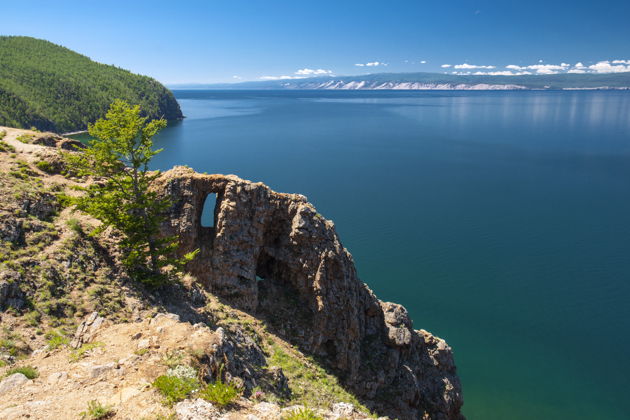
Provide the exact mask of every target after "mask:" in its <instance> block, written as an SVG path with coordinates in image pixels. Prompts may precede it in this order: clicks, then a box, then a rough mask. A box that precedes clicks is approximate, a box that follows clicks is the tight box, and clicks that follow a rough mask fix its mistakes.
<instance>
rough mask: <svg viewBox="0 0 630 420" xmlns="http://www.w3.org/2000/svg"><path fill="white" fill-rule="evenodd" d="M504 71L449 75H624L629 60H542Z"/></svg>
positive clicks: (461, 66)
mask: <svg viewBox="0 0 630 420" xmlns="http://www.w3.org/2000/svg"><path fill="white" fill-rule="evenodd" d="M441 67H442V68H443V69H450V68H451V67H452V68H454V69H458V70H462V69H466V70H472V69H496V68H497V67H496V66H478V65H472V64H457V65H454V66H452V65H450V64H442V66H441ZM505 69H506V70H497V71H476V72H472V71H452V72H451V74H456V75H460V76H467V75H476V76H477V75H486V76H522V75H548V74H561V73H570V74H586V73H595V74H604V73H624V72H630V60H619V59H617V60H604V61H598V62H597V63H595V64H591V65H588V66H586V65H584V64H583V63H582V62H581V61H580V62H577V63H575V64H573V65H572V64H568V63H564V62H563V63H560V64H542V60H539V62H538V64H531V65H527V66H518V65H516V64H508V65H507V66H505Z"/></svg>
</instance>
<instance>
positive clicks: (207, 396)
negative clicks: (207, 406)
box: [199, 379, 241, 407]
mask: <svg viewBox="0 0 630 420" xmlns="http://www.w3.org/2000/svg"><path fill="white" fill-rule="evenodd" d="M240 394H241V391H240V390H239V389H238V388H237V387H235V386H234V385H233V384H226V383H224V382H223V381H222V380H221V379H218V380H217V381H216V382H215V383H213V384H208V385H207V386H206V387H205V388H204V389H203V390H202V391H200V392H199V397H200V398H203V399H204V400H207V401H210V402H211V403H214V404H216V405H218V406H219V407H225V406H227V405H230V404H231V403H232V402H233V401H234V400H235V399H236V398H238V396H239V395H240Z"/></svg>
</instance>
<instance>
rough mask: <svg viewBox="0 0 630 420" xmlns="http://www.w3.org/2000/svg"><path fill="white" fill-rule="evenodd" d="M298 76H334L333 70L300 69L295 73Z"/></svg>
mask: <svg viewBox="0 0 630 420" xmlns="http://www.w3.org/2000/svg"><path fill="white" fill-rule="evenodd" d="M295 74H297V75H298V76H322V75H327V74H332V71H331V70H324V69H300V70H298V71H296V72H295Z"/></svg>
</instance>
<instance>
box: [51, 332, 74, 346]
mask: <svg viewBox="0 0 630 420" xmlns="http://www.w3.org/2000/svg"><path fill="white" fill-rule="evenodd" d="M46 338H47V339H48V349H49V350H55V349H57V348H59V347H62V346H66V345H68V343H69V342H70V339H69V338H68V337H66V336H64V335H63V334H61V333H60V332H59V331H51V332H49V333H47V334H46Z"/></svg>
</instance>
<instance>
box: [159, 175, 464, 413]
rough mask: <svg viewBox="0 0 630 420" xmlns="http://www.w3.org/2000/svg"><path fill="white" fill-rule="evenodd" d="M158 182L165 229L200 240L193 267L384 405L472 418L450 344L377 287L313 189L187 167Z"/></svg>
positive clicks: (194, 244) (187, 246) (184, 240)
mask: <svg viewBox="0 0 630 420" xmlns="http://www.w3.org/2000/svg"><path fill="white" fill-rule="evenodd" d="M157 188H158V189H159V190H160V191H161V193H162V194H165V195H168V196H169V197H171V199H172V200H173V203H174V204H173V206H172V208H171V209H170V214H169V217H168V218H167V222H166V223H165V224H164V225H163V233H164V234H165V235H177V236H178V237H179V238H180V240H181V244H182V248H181V251H182V252H189V251H191V250H194V249H197V248H199V249H200V254H199V256H198V257H197V258H196V259H195V260H194V261H193V262H192V263H190V265H189V267H188V270H189V271H190V272H191V273H192V274H194V275H195V276H196V277H197V278H198V279H199V280H200V281H201V282H202V283H203V284H204V285H205V287H207V288H208V289H209V290H210V291H211V292H212V293H215V294H216V295H218V296H220V297H222V298H224V299H225V300H226V301H227V302H229V303H230V304H232V305H235V306H238V307H239V308H241V309H243V310H246V311H249V312H251V313H253V314H255V315H256V316H260V317H262V318H265V319H266V320H267V321H268V322H269V324H270V326H271V328H274V329H275V331H276V332H277V333H278V334H280V335H282V336H284V337H285V338H286V339H287V340H289V341H291V342H292V343H294V344H295V345H297V346H299V347H300V348H301V349H302V350H304V351H306V352H308V353H311V354H313V355H315V356H319V357H321V358H322V359H323V360H325V361H326V364H327V365H328V366H329V367H330V369H331V370H333V371H334V372H335V373H336V374H337V375H338V376H339V377H340V378H341V380H342V381H343V383H345V385H346V386H347V387H348V388H349V389H351V390H352V391H353V392H354V393H355V394H356V395H357V396H359V397H360V398H362V399H363V400H364V401H366V402H367V403H369V404H371V405H372V406H373V407H374V408H375V409H377V410H378V411H379V412H381V413H383V414H387V415H390V416H392V417H397V418H400V419H425V418H430V419H460V418H462V416H461V414H460V408H461V406H462V396H461V386H460V382H459V379H458V377H457V375H456V371H455V365H454V362H453V356H452V352H451V349H450V347H449V346H448V345H447V344H446V342H445V341H444V340H441V339H439V338H437V337H435V336H433V335H431V334H430V333H428V332H426V331H423V330H420V331H416V330H413V328H412V323H411V320H410V318H409V316H408V314H407V311H406V310H405V309H404V308H403V307H402V306H400V305H397V304H393V303H386V302H381V301H379V300H378V299H377V298H376V296H374V294H373V293H372V292H371V291H370V289H369V288H368V287H367V286H366V285H365V284H364V283H363V282H361V281H360V280H359V278H358V276H357V273H356V270H355V267H354V262H353V260H352V256H351V255H350V253H349V252H348V251H347V250H346V249H345V248H344V247H343V246H342V244H341V242H340V240H339V237H338V235H337V233H336V231H335V227H334V224H333V223H332V222H331V221H329V220H325V219H324V218H323V217H321V216H320V215H319V214H318V213H317V211H316V210H315V208H314V207H313V206H312V205H311V204H310V203H309V202H308V201H307V199H306V197H304V196H302V195H297V194H281V193H277V192H274V191H272V190H271V189H269V188H268V187H267V186H265V185H264V184H262V183H252V182H249V181H245V180H242V179H240V178H238V177H236V176H233V175H228V176H223V175H202V174H198V173H195V172H194V171H193V170H191V169H188V168H184V167H175V168H174V169H172V170H170V171H168V172H166V173H164V174H162V176H161V178H160V179H159V181H158V185H157ZM209 194H216V198H217V199H216V207H215V212H214V220H215V224H214V226H213V227H202V225H201V215H202V210H203V206H204V202H205V200H206V198H207V197H208V195H209Z"/></svg>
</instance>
